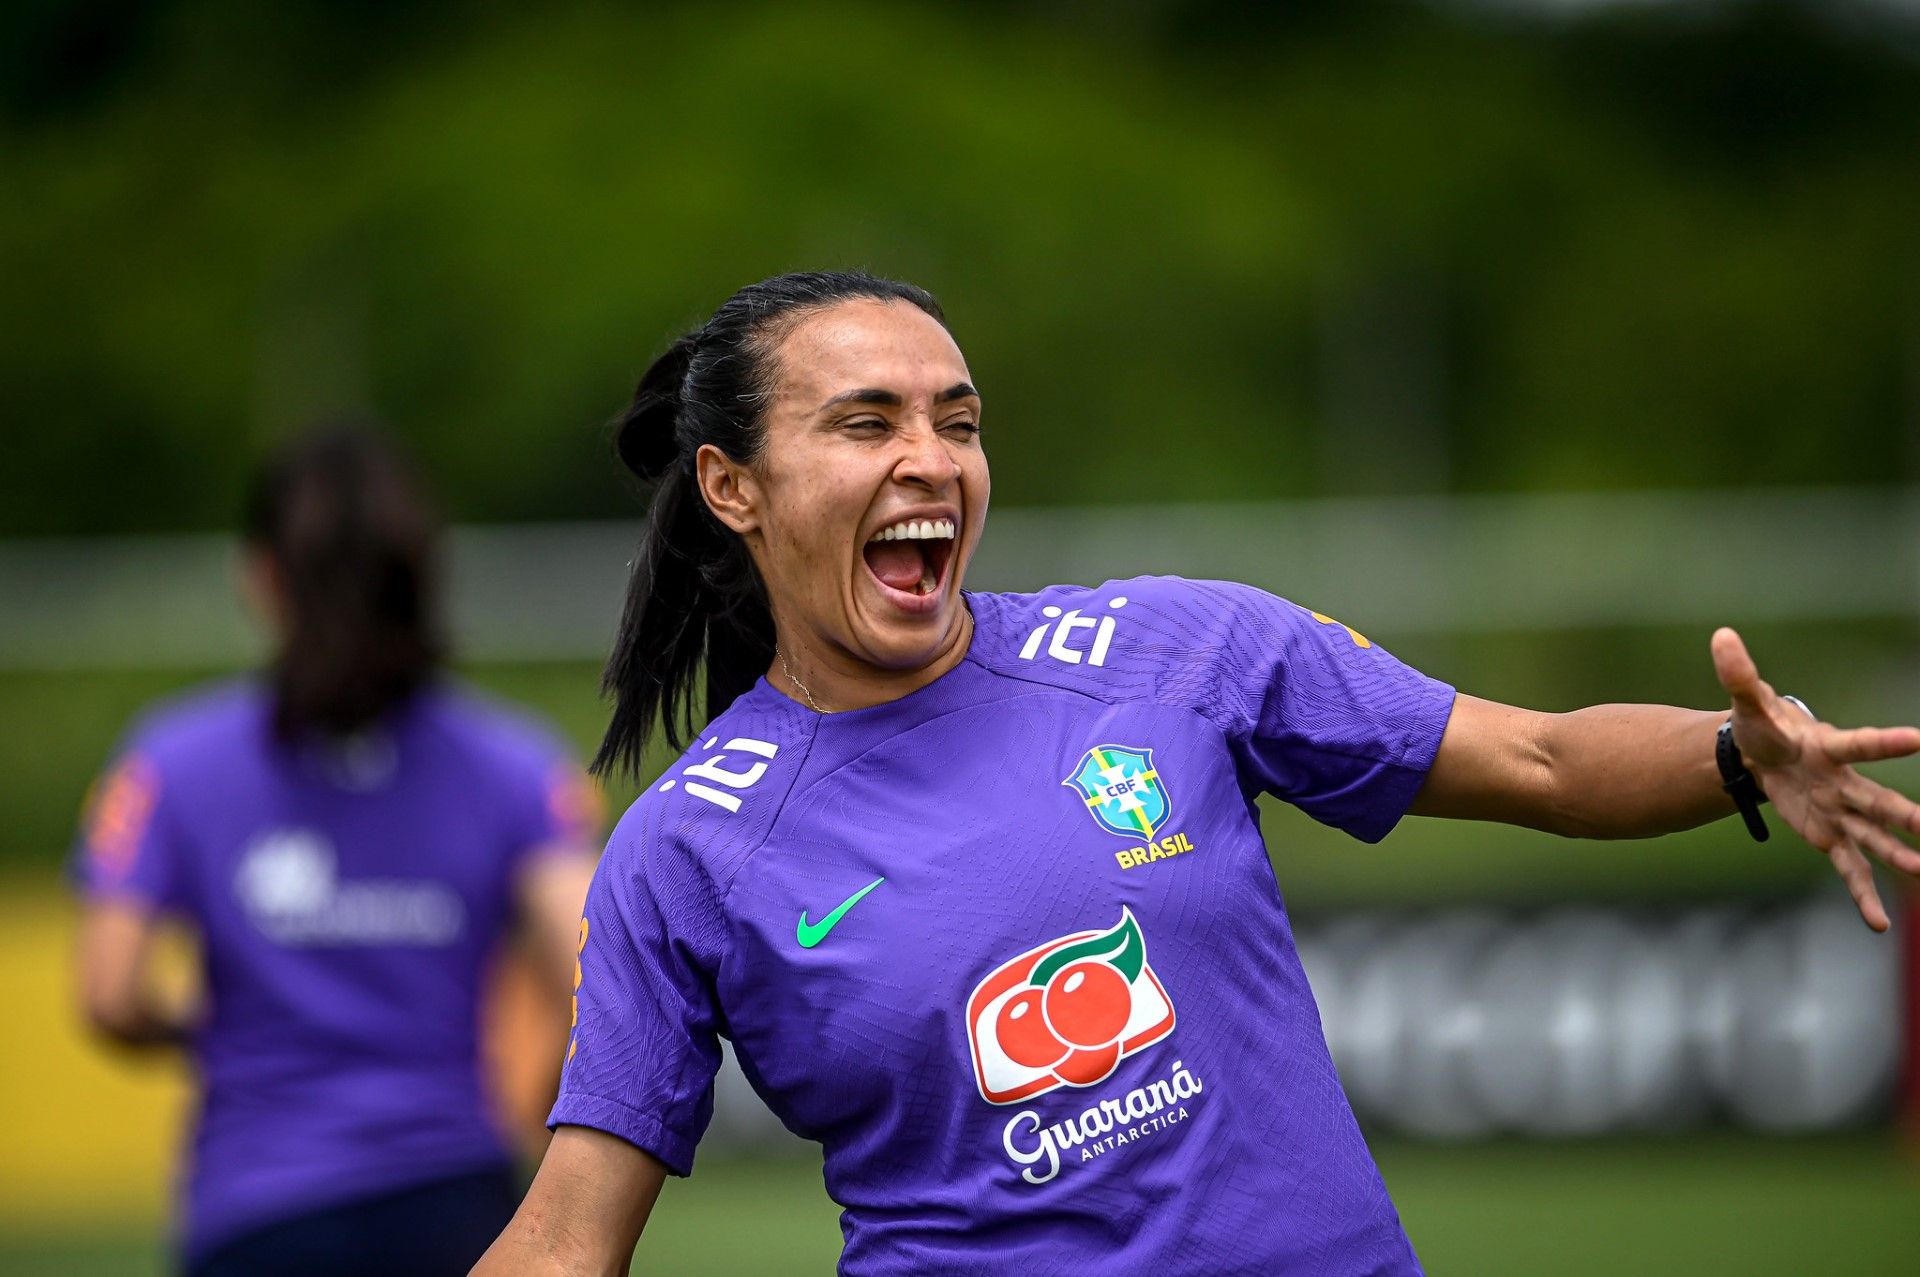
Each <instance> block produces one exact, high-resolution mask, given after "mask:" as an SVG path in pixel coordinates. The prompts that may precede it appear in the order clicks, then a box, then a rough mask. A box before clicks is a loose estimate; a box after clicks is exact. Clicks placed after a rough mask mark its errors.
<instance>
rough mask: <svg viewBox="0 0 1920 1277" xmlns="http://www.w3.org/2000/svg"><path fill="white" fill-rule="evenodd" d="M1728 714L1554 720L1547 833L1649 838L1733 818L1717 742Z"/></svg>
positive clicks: (1632, 710)
mask: <svg viewBox="0 0 1920 1277" xmlns="http://www.w3.org/2000/svg"><path fill="white" fill-rule="evenodd" d="M1726 720H1727V712H1726V711H1725V710H1696V709H1681V708H1678V707H1676V706H1672V705H1593V706H1589V707H1588V708H1586V709H1578V710H1574V711H1572V712H1571V713H1567V714H1554V715H1549V716H1547V722H1546V726H1545V727H1544V729H1543V730H1542V733H1541V741H1540V746H1541V753H1542V756H1543V758H1544V760H1545V763H1546V765H1547V768H1548V772H1549V775H1550V776H1551V778H1552V780H1551V789H1550V792H1551V795H1552V801H1551V808H1550V812H1551V816H1550V820H1549V821H1548V822H1544V823H1543V827H1545V828H1549V829H1550V830H1551V832H1553V833H1557V834H1563V835H1565V836H1567V837H1570V838H1650V837H1653V836H1655V835H1658V834H1667V833H1673V832H1675V831H1676V830H1681V829H1692V828H1694V827H1696V826H1698V825H1704V824H1706V823H1708V822H1709V821H1714V820H1718V819H1720V818H1721V817H1723V816H1727V815H1730V814H1732V812H1733V810H1734V805H1733V800H1732V799H1730V798H1729V797H1727V795H1726V793H1725V791H1723V790H1722V789H1721V788H1720V771H1719V768H1718V767H1717V766H1716V764H1715V763H1714V756H1713V755H1714V735H1715V733H1716V732H1718V731H1719V729H1720V724H1722V723H1724V722H1726Z"/></svg>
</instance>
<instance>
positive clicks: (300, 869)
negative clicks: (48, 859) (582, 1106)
mask: <svg viewBox="0 0 1920 1277" xmlns="http://www.w3.org/2000/svg"><path fill="white" fill-rule="evenodd" d="M438 542H439V527H438V523H437V519H436V516H435V515H434V513H433V511H432V509H431V506H430V503H429V501H428V498H427V494H426V492H425V491H424V489H423V488H422V486H421V483H420V481H419V480H418V478H417V476H416V475H415V474H414V472H413V471H412V469H411V468H410V467H409V466H408V465H407V464H406V463H405V461H404V460H403V459H402V458H401V457H400V456H399V455H398V453H397V452H396V451H395V449H394V448H393V447H392V446H391V445H390V444H388V443H387V442H385V441H384V440H383V439H382V438H381V437H379V436H378V435H376V434H373V433H371V432H367V431H363V430H357V429H335V430H327V431H323V432H318V433H315V434H312V435H309V436H307V437H304V438H302V439H299V440H297V441H295V442H293V443H292V444H291V445H289V446H287V447H286V448H284V449H283V450H282V451H281V452H280V453H279V454H277V455H276V456H274V457H273V458H272V459H271V460H270V461H269V462H268V463H267V464H266V465H265V467H264V468H263V469H262V471H261V472H260V474H259V475H258V477H257V480H256V484H255V488H254V491H253V493H252V496H251V500H250V502H249V505H248V508H247V517H246V529H245V546H244V559H243V566H244V580H245V585H246V588H247V593H248V595H249V598H250V602H251V603H252V604H253V605H254V607H255V608H256V610H257V611H258V612H259V614H260V615H261V617H262V618H263V620H264V622H265V624H266V625H267V627H268V629H269V631H270V632H271V635H272V640H273V658H272V664H271V666H270V668H269V669H268V670H267V671H266V673H265V675H264V676H262V677H252V678H243V679H238V680H235V681H232V682H227V683H223V684H220V685H218V686H215V687H212V688H208V689H205V690H202V691H199V692H196V693H194V694H192V695H189V696H185V697H183V698H181V699H179V700H175V701H171V702H168V703H167V704H164V705H161V706H159V707H157V708H155V709H153V710H151V711H149V712H148V713H147V714H146V715H145V716H143V718H142V719H141V720H140V721H139V722H138V723H137V724H136V726H135V727H134V729H133V730H132V732H131V733H130V735H129V737H128V739H127V742H126V744H125V746H124V748H123V749H122V750H121V752H120V754H119V756H118V758H117V759H116V761H115V762H114V764H113V766H112V767H111V769H110V771H109V772H108V774H107V775H106V776H105V778H104V779H103V780H102V781H101V782H100V784H99V785H98V786H97V789H96V794H95V797H94V799H93V801H92V803H91V805H90V810H89V814H88V818H87V821H86V825H85V829H84V831H83V834H82V837H81V841H80V846H79V849H78V853H77V857H76V862H75V868H76V876H77V878H78V880H79V884H80V889H81V891H82V893H83V896H84V915H83V919H82V926H81V933H80V952H79V975H80V980H79V986H80V996H81V1000H82V1003H83V1006H84V1009H85V1013H86V1015H87V1017H88V1019H89V1020H90V1021H91V1022H92V1023H93V1024H94V1025H95V1026H97V1028H98V1029H99V1030H100V1031H101V1032H103V1033H104V1034H106V1035H108V1036H109V1037H111V1038H113V1039H116V1040H118V1041H119V1042H122V1043H125V1044H127V1045H129V1046H136V1047H180V1048H183V1049H185V1050H187V1051H188V1052H189V1053H190V1055H191V1058H192V1060H193V1063H194V1065H195V1067H196V1068H197V1070H198V1073H199V1079H200V1084H201V1102H200V1108H199V1113H198V1116H197V1119H196V1121H195V1124H194V1129H193V1133H192V1139H191V1151H190V1153H189V1154H188V1164H187V1166H186V1168H185V1174H184V1176H183V1180H184V1184H183V1191H182V1194H181V1196H182V1199H183V1200H182V1203H181V1212H180V1213H181V1220H180V1231H181V1238H180V1249H181V1262H182V1267H183V1269H184V1271H185V1272H187V1273H189V1274H193V1275H194V1277H229V1275H237V1274H308V1273H311V1274H316V1275H317V1274H330V1275H337V1277H346V1275H349V1274H389V1273H390V1274H395V1275H398V1274H409V1275H415V1274H434V1273H455V1272H460V1271H464V1270H465V1268H466V1267H467V1266H468V1265H470V1264H471V1263H472V1262H473V1260H474V1259H475V1257H477V1256H478V1255H479V1253H480V1252H481V1251H482V1250H483V1249H484V1248H485V1246H486V1244H487V1242H488V1241H489V1240H490V1239H491V1238H492V1237H493V1236H494V1235H495V1234H496V1233H497V1232H498V1231H499V1229H500V1227H501V1226H502V1225H503V1224H504V1223H505V1221H506V1220H507V1218H508V1217H509V1216H510V1215H511V1213H512V1210H513V1206H514V1202H515V1200H516V1196H517V1194H516V1191H515V1180H514V1176H513V1173H512V1166H511V1162H512V1156H511V1153H510V1151H509V1148H508V1146H507V1143H506V1142H505V1139H504V1137H503V1132H502V1130H501V1129H500V1123H499V1122H498V1120H497V1119H496V1117H495V1116H494V1109H493V1107H492V1097H490V1096H489V1095H488V1094H487V1093H486V1086H485V1080H484V1078H483V1070H482V1067H481V1063H480V1042H479V1019H480V1011H481V1002H482V995H483V989H484V987H485V978H486V976H487V973H488V971H489V969H490V966H491V964H492V963H493V962H494V960H495V959H496V958H497V957H498V956H499V954H500V952H501V951H502V947H503V942H505V941H507V940H508V939H509V938H510V937H513V938H517V939H519V940H520V941H522V942H523V943H524V945H525V946H526V947H527V948H528V949H529V950H530V953H531V957H532V959H533V961H535V962H537V963H538V964H539V968H540V970H541V972H542V975H543V977H544V978H543V981H542V987H543V989H544V991H545V993H546V995H547V997H548V999H549V1001H550V1003H553V1004H562V1005H563V1004H564V1003H565V1001H566V998H567V995H568V986H569V985H570V983H571V977H572V969H573V962H574V956H575V933H576V930H577V926H578V919H579V913H580V906H581V900H582V898H583V896H584V894H585V889H586V883H587V880H588V878H589V877H590V875H591V872H592V864H593V852H592V850H591V846H592V842H593V840H594V839H595V837H596V835H597V823H598V822H597V799H596V798H595V796H594V793H593V791H592V789H591V788H590V786H589V784H588V782H587V781H586V778H585V776H584V775H583V774H582V773H581V772H580V770H579V768H578V767H577V766H576V764H575V763H574V762H572V761H571V760H570V759H569V758H568V756H567V753H566V751H565V750H564V749H563V748H562V747H561V746H560V745H559V744H558V743H557V741H556V738H555V736H554V735H553V734H552V733H551V732H549V731H548V730H547V729H546V728H545V727H543V726H542V725H540V724H537V723H535V722H533V721H531V720H529V719H528V718H526V717H525V716H523V715H521V714H519V713H517V712H514V711H511V710H509V709H507V708H506V707H504V706H501V705H496V704H493V703H491V702H489V701H487V700H484V699H482V698H481V697H479V696H477V695H476V694H474V693H472V692H470V691H467V690H465V689H464V688H462V687H460V686H459V685H457V684H455V683H454V682H452V681H451V680H449V679H448V678H447V677H446V676H445V675H444V674H443V672H442V668H441V667H442V663H443V660H444V657H445V645H444V641H443V637H442V625H441V617H440V609H439V592H438V589H437V585H438V579H437V577H438V569H437V560H438ZM168 919H178V920H180V921H182V922H184V923H185V924H186V925H187V926H188V928H190V930H191V931H192V932H193V933H194V935H195V936H196V938H197V941H198V948H199V950H200V953H201V958H202V963H201V965H202V974H203V977H204V978H203V979H202V980H201V981H200V982H199V986H200V992H199V994H198V996H195V997H192V998H188V999H182V998H177V997H168V996H166V995H164V994H163V993H162V992H160V991H159V989H158V986H157V983H156V981H155V980H154V978H153V974H154V973H153V970H152V968H153V965H154V952H155V948H154V943H153V942H154V938H155V935H156V930H157V928H158V926H159V925H160V924H161V923H162V921H163V920H168ZM560 1045H561V1044H560V1043H559V1042H555V1043H554V1044H553V1048H552V1049H553V1053H554V1054H553V1058H554V1059H556V1060H557V1058H558V1054H559V1050H560Z"/></svg>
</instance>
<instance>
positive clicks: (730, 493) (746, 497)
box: [693, 443, 760, 536]
mask: <svg viewBox="0 0 1920 1277" xmlns="http://www.w3.org/2000/svg"><path fill="white" fill-rule="evenodd" d="M693 464H694V474H695V477H696V479H697V481H698V482H699V484H700V496H701V499H702V500H704V501H705V502H706V503H707V508H708V509H709V510H712V511H713V516H714V518H716V519H718V520H720V522H722V523H724V524H725V525H726V526H727V527H729V528H731V529H733V531H735V532H737V533H739V534H740V535H741V536H746V535H747V534H748V533H750V532H755V531H758V530H759V527H760V487H759V485H758V484H756V483H755V482H754V480H753V473H752V472H751V471H750V470H748V469H747V467H746V466H743V465H741V464H740V463H739V462H737V461H735V460H734V459H733V458H731V457H729V456H728V455H727V454H726V453H724V452H722V451H720V449H718V448H716V447H714V446H713V445H712V444H710V443H703V444H701V445H700V451H699V452H697V453H695V454H694V457H693Z"/></svg>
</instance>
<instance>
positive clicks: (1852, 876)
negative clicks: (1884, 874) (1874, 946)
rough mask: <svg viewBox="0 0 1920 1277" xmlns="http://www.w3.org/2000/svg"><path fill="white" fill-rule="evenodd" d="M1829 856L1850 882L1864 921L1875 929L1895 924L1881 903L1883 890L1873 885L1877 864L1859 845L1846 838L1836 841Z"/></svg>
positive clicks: (1837, 870)
mask: <svg viewBox="0 0 1920 1277" xmlns="http://www.w3.org/2000/svg"><path fill="white" fill-rule="evenodd" d="M1827 858H1828V859H1829V860H1831V861H1833V868H1834V871H1835V872H1836V873H1838V874H1839V875H1840V880H1841V881H1842V882H1844V883H1846V884H1847V891H1848V892H1849V893H1851V894H1852V896H1853V903H1854V905H1855V907H1856V908H1858V909H1859V910H1860V919H1861V921H1863V922H1865V923H1866V924H1867V925H1868V926H1869V927H1871V928H1873V929H1874V930H1875V931H1885V930H1886V929H1887V928H1888V927H1890V926H1892V925H1893V924H1892V923H1891V922H1890V921H1888V919H1887V907H1886V906H1885V905H1883V904H1881V903H1880V891H1879V889H1878V888H1877V887H1875V886H1874V885H1873V866H1872V865H1870V864H1868V863H1867V858H1866V857H1865V856H1863V855H1861V854H1860V850H1859V848H1857V847H1855V846H1854V845H1853V844H1852V843H1851V842H1847V841H1844V840H1843V841H1841V842H1839V843H1836V844H1835V845H1834V848H1833V850H1832V851H1831V852H1829V853H1828V855H1827Z"/></svg>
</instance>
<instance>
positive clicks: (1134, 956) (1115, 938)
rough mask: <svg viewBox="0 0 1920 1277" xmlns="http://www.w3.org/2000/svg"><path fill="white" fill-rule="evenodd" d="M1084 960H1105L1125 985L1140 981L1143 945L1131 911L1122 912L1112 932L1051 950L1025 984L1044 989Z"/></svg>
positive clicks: (1145, 953)
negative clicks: (1062, 970)
mask: <svg viewBox="0 0 1920 1277" xmlns="http://www.w3.org/2000/svg"><path fill="white" fill-rule="evenodd" d="M1087 958H1103V959H1105V960H1106V961H1107V963H1108V964H1109V965H1110V966H1112V967H1113V968H1114V969H1115V970H1116V971H1118V972H1119V973H1120V974H1121V975H1123V976H1125V977H1127V983H1128V984H1132V983H1133V982H1134V981H1135V980H1138V979H1139V978H1140V968H1142V967H1144V966H1146V965H1147V942H1146V940H1145V938H1143V937H1142V936H1141V934H1140V927H1139V924H1138V923H1136V922H1134V920H1133V910H1131V909H1128V910H1126V911H1125V912H1124V913H1123V914H1122V916H1121V918H1120V922H1119V925H1118V926H1116V927H1114V928H1113V930H1111V931H1103V932H1101V933H1100V934H1099V935H1097V936H1088V937H1087V938H1086V939H1085V940H1080V941H1076V942H1075V943H1073V944H1070V945H1068V946H1066V947H1065V948H1063V949H1055V950H1054V951H1053V952H1052V953H1050V954H1048V955H1047V956H1046V957H1044V958H1042V959H1040V961H1039V962H1038V963H1036V964H1035V965H1034V968H1033V974H1032V975H1030V976H1028V977H1027V983H1028V984H1030V985H1032V986H1034V987H1035V988H1038V989H1044V988H1045V987H1046V985H1047V981H1049V980H1051V979H1053V976H1054V973H1055V972H1056V971H1058V970H1060V969H1061V968H1062V967H1069V966H1072V965H1073V964H1074V963H1076V962H1080V961H1082V960H1084V959H1087Z"/></svg>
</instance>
